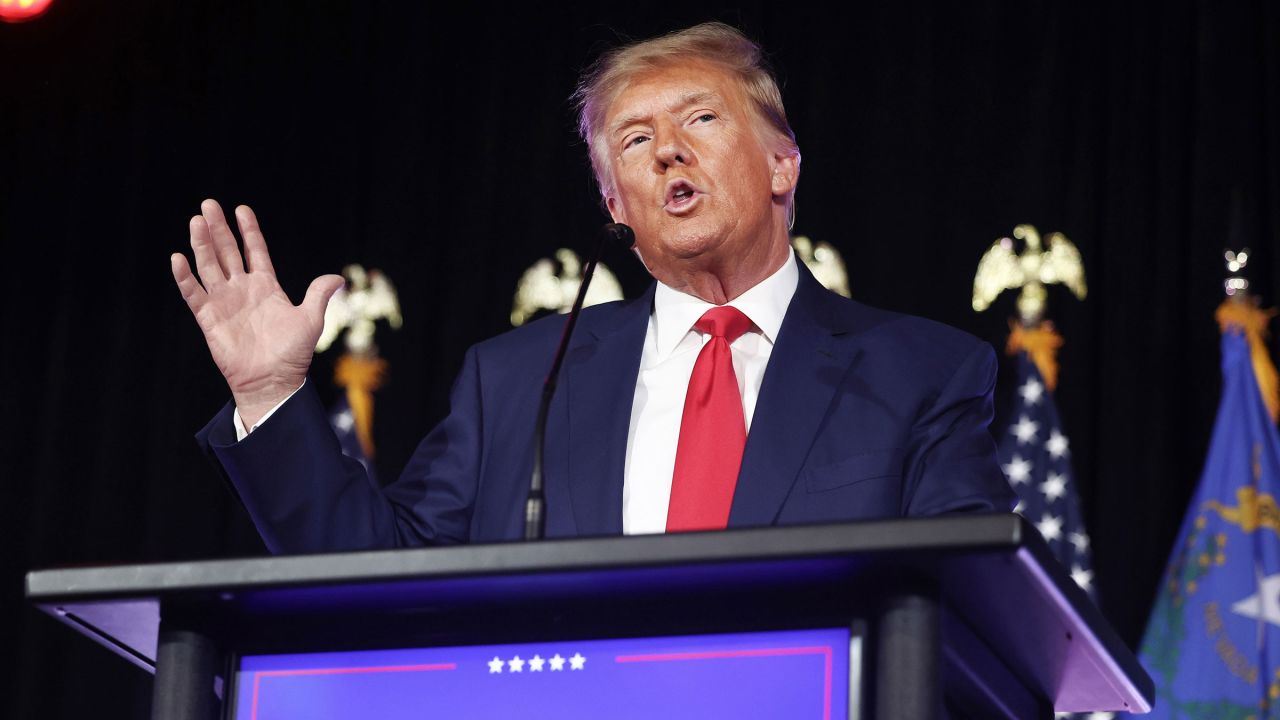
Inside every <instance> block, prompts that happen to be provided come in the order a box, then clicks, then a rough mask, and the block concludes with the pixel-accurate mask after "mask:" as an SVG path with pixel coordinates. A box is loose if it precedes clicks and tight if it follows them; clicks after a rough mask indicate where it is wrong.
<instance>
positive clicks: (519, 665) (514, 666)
mask: <svg viewBox="0 0 1280 720" xmlns="http://www.w3.org/2000/svg"><path fill="white" fill-rule="evenodd" d="M507 667H509V668H511V672H524V660H521V659H520V656H519V655H517V656H515V657H513V658H511V659H510V660H508V661H507Z"/></svg>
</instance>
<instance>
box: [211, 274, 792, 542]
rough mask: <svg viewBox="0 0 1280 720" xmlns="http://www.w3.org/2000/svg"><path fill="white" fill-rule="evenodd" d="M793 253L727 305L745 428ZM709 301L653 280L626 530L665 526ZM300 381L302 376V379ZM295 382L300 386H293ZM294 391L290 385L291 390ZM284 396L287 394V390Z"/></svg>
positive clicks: (785, 296)
mask: <svg viewBox="0 0 1280 720" xmlns="http://www.w3.org/2000/svg"><path fill="white" fill-rule="evenodd" d="M797 262H798V260H796V258H795V254H794V253H792V255H791V259H789V260H788V261H787V262H785V263H783V265H782V267H781V268H779V269H778V270H777V272H775V273H774V274H772V275H770V276H769V277H767V278H765V279H764V280H763V281H762V282H761V283H760V284H759V285H756V286H755V287H753V288H751V289H750V290H748V291H746V292H745V293H743V294H742V295H740V296H738V297H737V298H735V299H733V300H730V301H729V302H728V303H726V304H727V305H730V306H732V307H735V308H737V309H738V310H741V311H742V313H743V314H744V315H746V316H747V317H748V318H750V319H751V322H752V325H753V326H752V328H751V329H750V330H748V331H747V332H746V333H745V334H743V335H742V337H739V338H738V339H737V340H735V341H733V344H731V345H730V346H729V347H730V350H731V351H732V352H733V373H734V375H736V376H737V378H738V390H739V392H741V393H742V413H743V419H744V420H746V427H747V432H748V433H750V432H751V416H752V415H753V414H754V412H755V409H756V398H757V397H758V396H759V395H760V383H761V382H762V381H763V380H764V371H765V367H766V366H767V365H768V364H769V355H770V354H771V353H772V352H773V344H774V342H776V341H777V339H778V330H779V329H780V328H781V327H782V318H783V316H785V315H786V314H787V306H788V305H790V304H791V296H792V295H794V294H795V291H796V285H797V284H798V283H799V282H800V271H799V269H798V267H797V265H796V263H797ZM713 307H715V305H712V304H711V303H709V302H705V301H703V300H700V299H698V298H696V297H694V296H692V295H686V294H684V293H682V292H680V291H678V290H673V289H672V288H670V287H667V286H666V285H663V284H662V283H658V288H657V291H656V292H655V293H654V296H653V313H652V314H651V315H650V316H649V327H648V330H647V331H646V332H645V338H644V352H643V353H642V354H641V356H640V374H639V376H637V377H636V393H635V399H634V401H633V402H632V404H631V426H630V428H629V430H628V431H627V458H626V469H625V471H624V479H623V486H622V531H623V532H624V533H625V534H627V535H641V534H645V533H661V532H666V528H667V504H668V502H669V501H670V499H671V476H672V474H673V473H674V472H675V467H676V445H677V443H678V442H679V440H680V421H681V419H682V418H683V417H684V397H685V394H686V392H687V391H688V389H689V377H690V376H691V375H693V365H694V362H696V361H697V359H698V353H699V352H701V351H702V346H703V345H705V344H706V343H707V341H708V340H710V339H711V336H710V335H708V334H705V333H701V332H699V331H698V330H696V329H695V328H694V327H693V324H694V323H696V322H697V321H698V318H700V317H702V315H703V313H705V312H706V311H708V310H710V309H711V308H713ZM304 384H305V383H304ZM299 389H301V388H299ZM294 392H297V390H295V391H294ZM289 397H293V396H292V394H291V395H290V396H289ZM287 400H288V398H285V400H282V401H281V402H280V403H279V404H278V405H276V406H275V407H273V408H271V410H269V411H267V413H266V414H265V415H263V416H262V418H261V419H260V420H258V422H257V423H256V424H254V426H253V427H252V428H246V427H245V426H244V423H243V422H242V421H241V419H240V412H239V411H236V412H235V413H233V415H232V422H233V424H234V425H235V430H236V440H237V441H239V440H243V439H244V438H245V436H247V435H248V434H249V433H250V432H252V431H254V430H256V429H257V428H258V426H259V425H261V424H262V423H264V422H266V421H267V418H269V417H271V415H272V414H274V413H275V411H276V410H278V409H279V408H280V406H281V405H284V403H285V401H287Z"/></svg>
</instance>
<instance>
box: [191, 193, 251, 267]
mask: <svg viewBox="0 0 1280 720" xmlns="http://www.w3.org/2000/svg"><path fill="white" fill-rule="evenodd" d="M200 212H201V213H202V214H203V215H204V221H205V222H207V223H208V224H209V236H210V237H212V238H213V250H214V253H215V254H217V256H218V264H219V265H221V266H222V272H223V273H225V274H226V276H227V278H228V279H230V278H232V277H234V276H236V275H242V274H244V259H243V258H241V257H240V248H239V247H237V246H236V236H235V235H234V234H233V233H232V232H231V227H230V226H228V225H227V218H226V216H224V215H223V214H222V206H221V205H219V204H218V201H216V200H205V201H204V202H202V203H200Z"/></svg>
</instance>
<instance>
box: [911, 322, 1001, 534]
mask: <svg viewBox="0 0 1280 720" xmlns="http://www.w3.org/2000/svg"><path fill="white" fill-rule="evenodd" d="M975 345H976V346H975V347H974V348H973V350H971V351H970V352H969V353H968V355H967V356H965V357H964V359H963V360H962V361H961V363H960V364H959V366H958V367H957V368H956V370H955V372H954V373H952V375H951V377H950V379H948V380H947V381H946V382H945V383H944V384H943V385H942V386H941V388H940V389H939V390H938V392H937V394H936V396H934V398H933V399H932V402H930V403H928V404H927V405H926V407H925V410H924V412H922V413H921V414H920V415H919V416H918V418H917V420H916V422H915V423H914V425H913V427H912V429H911V443H910V448H909V453H910V455H909V461H908V463H907V473H906V477H905V478H904V480H905V482H906V485H907V487H906V491H907V492H906V493H905V494H904V500H905V501H906V506H905V508H904V513H903V514H904V515H908V516H911V515H937V514H941V513H950V512H1008V511H1009V510H1010V509H1011V508H1012V507H1013V504H1014V502H1015V500H1016V498H1015V496H1014V493H1013V490H1012V489H1011V488H1010V487H1009V484H1008V482H1006V481H1005V479H1004V474H1003V473H1002V472H1001V471H1000V467H999V463H998V462H997V460H996V447H995V442H994V440H993V439H992V437H991V433H990V431H989V429H988V428H989V426H990V424H991V418H992V414H993V402H992V394H993V391H994V389H995V382H996V358H995V353H994V352H993V351H992V350H991V346H990V345H987V344H986V343H976V344H975Z"/></svg>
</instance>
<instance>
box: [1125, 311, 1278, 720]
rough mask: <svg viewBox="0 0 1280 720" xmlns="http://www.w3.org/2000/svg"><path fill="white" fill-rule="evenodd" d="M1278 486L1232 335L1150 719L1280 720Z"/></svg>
mask: <svg viewBox="0 0 1280 720" xmlns="http://www.w3.org/2000/svg"><path fill="white" fill-rule="evenodd" d="M1221 317H1222V316H1221V311H1220V319H1221ZM1259 347H1261V345H1260V344H1259ZM1268 364H1269V363H1268ZM1278 483H1280V437H1278V436H1277V433H1276V426H1275V424H1274V423H1273V421H1272V419H1271V416H1270V415H1269V413H1268V411H1267V408H1266V407H1265V406H1264V404H1263V396H1262V394H1261V393H1260V392H1259V390H1258V382H1257V379H1256V376H1255V374H1254V367H1253V366H1252V364H1251V362H1250V346H1249V343H1248V341H1247V340H1246V338H1245V336H1244V334H1243V333H1241V332H1240V330H1239V328H1238V326H1237V327H1235V328H1224V331H1223V334H1222V400H1221V402H1220V403H1219V405H1218V417H1217V420H1216V421H1215V423H1214V428H1213V438H1212V440H1211V441H1210V445H1209V454H1208V457H1207V459H1206V460H1205V465H1204V472H1203V473H1202V474H1201V476H1200V485H1199V487H1198V488H1197V490H1196V493H1195V496H1194V497H1193V499H1192V501H1191V506H1190V508H1189V509H1188V510H1187V516H1186V519H1185V520H1184V521H1183V523H1182V529H1181V530H1180V531H1179V533H1178V541H1177V544H1175V545H1174V548H1173V553H1172V555H1171V557H1170V558H1169V565H1168V567H1167V568H1166V570H1165V576H1164V579H1163V581H1162V584H1161V587H1160V589H1159V594H1158V595H1157V597H1156V603H1155V607H1154V608H1153V609H1152V612H1151V618H1150V620H1149V621H1148V624H1147V631H1146V634H1145V636H1144V637H1143V641H1142V649H1141V653H1140V656H1141V660H1142V664H1143V665H1144V666H1145V667H1146V668H1147V671H1148V672H1149V673H1151V676H1152V678H1153V679H1154V680H1155V684H1156V703H1155V709H1154V711H1153V712H1152V713H1151V714H1150V715H1147V716H1144V717H1149V718H1187V719H1193V718H1194V719H1199V718H1204V719H1206V720H1208V719H1210V718H1212V719H1213V720H1245V719H1246V718H1256V719H1258V720H1261V719H1262V718H1280V510H1278V509H1277V506H1276V492H1277V489H1278V487H1277V484H1278Z"/></svg>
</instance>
